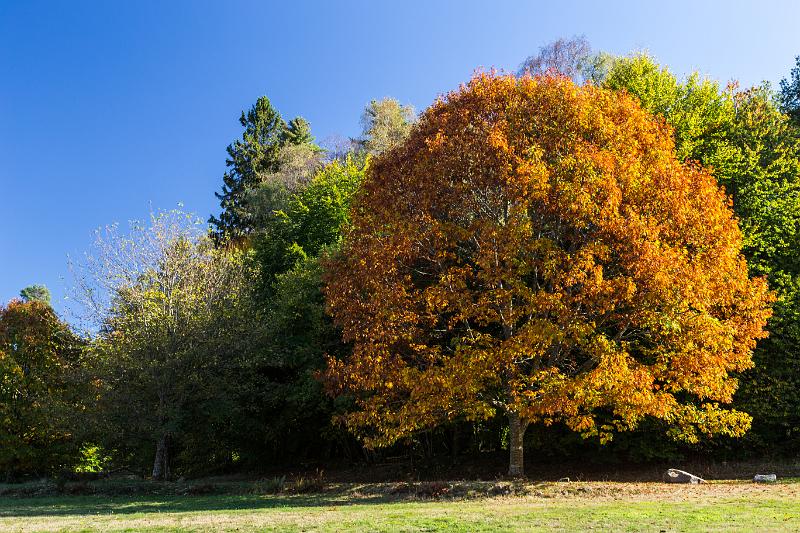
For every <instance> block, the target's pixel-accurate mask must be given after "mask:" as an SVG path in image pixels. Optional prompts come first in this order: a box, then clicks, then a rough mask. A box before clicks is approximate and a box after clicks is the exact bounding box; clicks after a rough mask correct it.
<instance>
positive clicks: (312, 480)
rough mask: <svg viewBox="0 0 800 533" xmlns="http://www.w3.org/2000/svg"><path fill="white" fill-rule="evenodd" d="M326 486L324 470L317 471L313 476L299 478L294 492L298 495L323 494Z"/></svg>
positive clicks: (295, 483)
mask: <svg viewBox="0 0 800 533" xmlns="http://www.w3.org/2000/svg"><path fill="white" fill-rule="evenodd" d="M326 485H327V484H326V483H325V475H324V473H323V472H322V470H317V472H316V473H315V474H314V475H312V476H300V477H298V478H297V479H296V480H295V482H294V491H295V492H296V493H298V494H309V493H313V492H323V491H324V490H325V487H326Z"/></svg>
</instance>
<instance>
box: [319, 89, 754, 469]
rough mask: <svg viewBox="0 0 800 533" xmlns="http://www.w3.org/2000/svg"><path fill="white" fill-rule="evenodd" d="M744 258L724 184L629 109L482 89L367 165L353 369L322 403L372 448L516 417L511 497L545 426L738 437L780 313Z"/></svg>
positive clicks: (331, 380) (332, 370) (331, 375)
mask: <svg viewBox="0 0 800 533" xmlns="http://www.w3.org/2000/svg"><path fill="white" fill-rule="evenodd" d="M740 250H741V235H740V232H739V229H738V226H737V222H736V220H735V218H734V217H733V216H732V212H731V209H730V207H729V202H728V199H727V198H726V196H725V194H724V192H723V191H722V190H721V189H720V187H719V186H718V185H717V183H716V181H715V179H714V178H713V177H712V176H711V175H710V174H709V173H708V172H707V171H706V170H704V169H703V168H702V167H700V166H699V165H696V164H687V163H683V162H681V161H679V160H678V159H677V158H676V156H675V148H674V142H673V140H672V134H671V130H670V128H669V127H667V126H666V125H665V124H664V123H663V122H661V121H659V120H657V119H654V118H653V117H652V116H651V115H650V114H648V113H647V112H645V111H643V110H642V109H641V108H640V107H639V105H638V104H637V102H636V101H635V99H633V98H631V97H629V96H627V95H625V94H621V93H615V92H612V91H608V90H604V89H600V88H596V87H593V86H584V87H577V86H575V85H574V84H573V83H572V82H571V81H569V80H568V79H566V78H561V77H533V78H531V77H523V78H515V77H513V76H498V75H494V74H483V75H479V76H477V77H475V78H474V79H473V80H471V81H470V82H469V83H468V84H467V85H466V86H463V87H462V88H461V89H460V90H458V91H455V92H453V93H451V94H449V95H447V96H446V97H444V98H442V99H440V100H439V101H438V102H436V103H435V104H434V105H433V106H432V107H431V108H429V109H428V110H427V111H426V112H425V113H424V114H423V116H422V118H421V121H420V123H419V125H418V127H417V128H415V130H414V131H413V132H412V134H411V136H410V137H409V138H408V139H407V140H406V141H405V142H404V143H403V144H402V145H400V146H398V147H397V148H395V149H393V150H390V151H389V152H387V153H385V154H384V155H383V156H382V157H380V158H378V159H377V160H376V161H375V162H374V164H373V165H372V166H371V169H370V171H369V173H368V176H367V178H366V180H365V183H364V185H363V188H362V191H361V193H360V194H359V196H358V197H357V199H356V202H355V206H354V209H353V212H352V224H351V229H350V230H349V231H348V232H347V234H346V237H345V242H344V244H343V247H342V250H341V253H340V254H338V255H336V256H335V257H333V258H332V259H331V260H330V261H329V262H328V263H327V274H326V278H325V279H326V288H325V294H326V297H327V301H328V305H329V309H330V312H331V313H332V315H333V317H334V319H335V322H336V323H337V324H338V325H340V326H341V327H342V328H343V332H344V339H345V340H346V341H348V342H351V343H352V346H353V352H352V355H351V356H350V357H347V358H341V359H340V358H333V357H332V358H330V359H329V363H328V364H329V366H328V369H327V371H326V374H325V379H326V383H327V385H328V387H329V390H330V391H331V392H332V393H334V394H347V395H352V397H353V398H354V401H355V402H356V405H357V409H356V410H355V411H354V412H352V413H351V414H349V415H347V416H345V417H344V419H345V421H346V423H347V424H348V426H349V427H350V428H351V429H352V430H353V431H355V432H357V433H358V434H359V435H360V436H361V437H362V438H363V439H364V440H365V442H366V444H367V445H368V446H383V445H388V444H391V443H393V442H395V441H397V440H398V439H400V438H402V437H404V436H407V435H409V434H411V433H413V432H416V431H418V430H421V429H423V428H427V427H431V426H434V425H436V424H439V423H441V422H443V421H446V420H451V419H454V418H456V417H465V418H466V419H468V420H479V419H486V418H489V417H493V416H495V415H496V414H498V413H499V414H502V415H504V416H505V417H507V419H508V426H509V448H510V468H509V473H510V474H511V475H512V476H520V475H522V474H523V456H522V452H523V436H524V434H525V430H526V428H527V427H528V425H529V424H531V423H542V424H553V423H556V422H563V423H565V424H566V425H567V426H568V427H569V428H571V429H572V430H574V431H576V432H580V433H581V434H582V435H584V436H590V435H598V436H599V437H600V439H601V440H602V441H606V440H608V439H610V438H611V437H612V435H613V433H614V432H617V431H624V430H628V429H631V428H634V427H636V426H637V425H638V424H639V423H640V422H641V421H642V420H643V419H645V418H648V417H652V418H655V419H661V420H665V421H667V422H668V423H669V427H670V430H669V431H670V434H671V435H672V436H673V437H675V438H681V439H685V440H689V441H691V440H695V439H697V436H698V434H699V433H710V434H714V433H722V434H728V435H735V436H738V435H741V434H743V433H744V432H745V431H746V429H747V428H748V426H749V424H750V417H749V416H748V415H746V414H744V413H741V412H738V411H735V410H729V409H726V408H724V406H723V405H722V404H726V403H729V402H730V401H731V398H732V395H733V393H734V391H735V390H736V380H735V379H732V378H730V376H729V373H730V372H732V371H737V370H742V369H745V368H748V367H750V366H751V365H752V362H751V351H752V349H753V346H754V345H755V341H756V339H758V338H761V337H763V336H764V335H765V333H764V329H763V327H764V324H765V322H766V319H767V317H768V316H769V301H770V294H769V293H768V291H767V287H766V283H765V281H764V280H763V279H759V278H756V279H751V278H749V277H748V272H747V265H746V263H745V261H744V258H743V257H742V256H741V253H740Z"/></svg>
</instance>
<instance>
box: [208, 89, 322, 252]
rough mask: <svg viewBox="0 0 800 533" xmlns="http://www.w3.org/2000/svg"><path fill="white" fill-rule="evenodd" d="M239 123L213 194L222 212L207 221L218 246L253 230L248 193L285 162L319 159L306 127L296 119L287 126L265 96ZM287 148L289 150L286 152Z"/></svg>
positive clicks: (243, 115) (307, 126)
mask: <svg viewBox="0 0 800 533" xmlns="http://www.w3.org/2000/svg"><path fill="white" fill-rule="evenodd" d="M239 122H240V123H241V125H242V127H243V128H244V132H243V133H242V138H241V139H237V140H236V141H234V142H233V143H231V144H230V145H228V148H227V151H228V159H227V160H226V161H225V164H226V165H227V166H228V168H229V170H228V171H227V172H226V173H225V175H224V176H223V177H222V181H223V185H222V191H221V192H218V193H215V194H216V196H217V198H218V199H219V201H220V207H222V212H221V213H220V215H219V217H216V216H213V215H212V216H211V218H210V219H209V222H210V223H211V224H212V225H213V226H214V228H215V229H214V233H213V235H214V238H215V240H216V241H217V242H218V243H219V242H223V241H226V240H229V239H234V240H236V239H241V238H242V237H245V236H247V235H248V234H249V233H250V232H251V231H252V230H253V220H252V217H251V213H252V209H250V208H249V206H248V205H247V200H248V195H249V192H250V191H251V190H253V189H254V188H256V187H257V186H258V185H259V184H260V183H261V182H262V181H264V180H265V179H267V177H268V176H269V175H271V174H274V173H276V172H278V171H279V170H281V168H282V167H284V166H286V165H287V162H288V164H289V165H291V164H295V165H297V164H300V163H298V161H302V162H305V163H308V160H309V159H313V158H314V157H316V158H317V159H319V157H321V156H316V154H318V153H319V152H321V149H320V148H319V147H317V146H316V145H315V144H313V142H314V138H313V136H312V135H311V126H310V125H309V123H308V122H307V121H306V120H305V119H304V118H302V117H297V118H294V119H292V120H291V121H289V124H288V125H287V124H286V122H284V120H283V118H281V115H280V113H279V112H278V111H277V110H276V109H275V108H274V107H273V106H272V103H271V102H270V101H269V98H267V97H266V96H262V97H260V98H259V99H258V100H257V101H256V103H255V105H254V106H253V107H251V108H250V110H249V111H248V112H247V113H244V112H242V116H241V117H240V118H239ZM289 147H291V148H293V149H292V150H289V151H288V152H287V151H286V150H285V148H289ZM298 152H299V155H298ZM290 171H291V168H290Z"/></svg>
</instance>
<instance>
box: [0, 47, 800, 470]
mask: <svg viewBox="0 0 800 533" xmlns="http://www.w3.org/2000/svg"><path fill="white" fill-rule="evenodd" d="M239 120H240V124H241V126H242V135H241V138H240V139H237V140H235V141H234V142H233V143H231V144H230V145H229V146H228V148H227V154H228V158H227V161H226V165H227V168H228V170H227V172H226V173H225V174H224V176H223V186H222V188H221V191H219V192H217V193H216V195H217V198H218V199H219V201H220V213H219V214H217V215H214V216H212V217H211V218H210V220H209V221H208V222H207V223H206V222H204V221H202V220H199V219H197V218H196V217H194V216H193V215H190V214H186V213H183V212H180V211H169V212H158V213H154V214H153V215H152V216H151V219H150V220H147V221H144V222H143V223H133V224H132V225H131V227H129V228H119V227H117V226H110V227H108V228H104V229H102V230H100V231H98V233H97V238H96V241H95V242H94V244H93V245H92V247H91V249H90V250H89V251H88V252H87V254H86V255H85V256H84V257H83V258H81V260H79V261H76V262H74V263H73V264H71V269H72V272H73V277H74V280H75V299H76V301H78V302H79V303H80V309H81V311H82V318H83V319H84V320H83V321H82V322H80V323H78V322H74V323H72V324H68V323H66V322H65V321H64V320H63V319H61V318H59V317H58V316H57V315H56V313H55V312H54V311H53V308H52V306H51V305H50V302H49V298H50V297H49V293H48V292H47V290H46V288H44V287H42V286H32V287H28V288H26V289H24V290H23V291H22V292H21V295H20V298H19V299H15V300H12V301H11V302H9V303H7V304H6V305H4V306H2V307H0V444H1V446H0V469H1V470H2V471H3V472H4V474H5V476H6V478H8V479H16V478H20V477H24V476H26V475H46V474H52V473H56V472H63V471H97V470H113V469H118V468H127V469H130V470H133V471H136V472H139V473H142V474H143V475H149V476H152V477H153V478H154V479H166V478H171V477H175V476H181V475H184V476H185V475H202V474H208V473H219V472H231V471H258V470H261V469H265V468H271V467H281V466H288V465H296V464H298V463H299V462H303V461H318V462H324V461H333V460H345V461H366V462H370V461H374V460H376V458H378V457H380V456H381V454H398V453H399V454H409V455H421V456H424V457H428V458H430V457H432V456H436V455H440V454H448V455H450V456H456V457H457V456H458V455H459V454H465V453H473V454H480V453H481V452H482V451H486V450H500V449H505V450H507V453H509V458H510V466H511V468H510V473H511V474H512V475H521V474H522V473H523V472H524V470H523V462H522V457H523V450H525V449H526V448H527V449H529V450H535V451H536V452H537V455H539V456H540V457H543V458H548V457H549V458H555V459H560V458H564V457H567V456H576V455H577V456H582V457H600V456H604V457H626V458H629V457H632V458H635V459H652V458H663V457H671V456H676V455H680V454H687V453H698V452H699V453H705V454H708V455H709V456H715V457H729V456H732V455H735V456H742V455H746V454H767V455H770V456H789V455H793V454H796V453H797V452H798V451H800V388H799V387H798V385H800V364H798V362H800V351H799V350H800V346H798V343H800V322H799V321H798V320H799V319H798V316H800V263H798V261H800V259H798V256H797V254H796V252H795V250H797V249H798V244H800V243H799V242H798V239H799V238H800V58H798V59H797V64H796V66H795V67H794V69H792V70H791V72H790V73H789V74H788V76H787V77H786V78H785V79H784V80H783V81H782V82H781V84H780V87H779V89H778V90H777V91H775V90H773V89H772V88H771V87H770V86H769V85H767V84H763V85H761V86H757V87H752V88H747V89H742V88H740V87H738V86H737V85H736V84H735V83H730V84H728V85H726V86H721V85H720V84H719V83H717V82H715V81H712V80H709V79H707V78H705V77H703V76H701V75H700V74H698V73H694V74H691V75H689V76H688V77H686V78H683V79H681V78H678V77H677V76H675V75H674V74H672V73H671V72H670V71H669V70H668V69H667V68H666V67H664V66H662V65H659V64H658V63H657V62H656V61H655V60H654V59H653V58H652V57H650V56H648V55H646V54H642V53H635V54H631V55H628V56H612V55H610V54H606V53H603V52H600V53H594V52H592V50H591V47H590V46H589V44H588V43H587V42H586V41H585V40H584V39H583V38H573V39H561V40H559V41H556V42H554V43H551V44H550V45H547V46H545V47H543V48H542V49H541V50H540V51H539V53H538V54H536V55H534V56H532V57H530V58H528V59H527V60H526V61H525V62H524V63H523V64H522V66H521V67H520V70H519V71H518V72H517V73H515V74H497V73H479V74H476V76H475V77H474V78H473V79H472V80H470V81H469V82H468V83H466V84H465V85H464V86H462V87H461V88H459V89H458V90H456V91H453V92H451V93H449V94H447V95H445V96H444V97H442V98H441V99H439V100H438V101H437V102H436V103H434V104H433V105H431V106H430V107H429V108H428V109H426V110H425V111H424V112H423V113H422V114H420V115H417V114H416V113H415V111H414V110H413V109H412V108H411V107H410V106H406V105H403V104H401V103H400V102H398V101H397V100H394V99H391V98H387V99H383V100H375V101H372V102H371V103H370V104H369V105H368V106H367V107H366V109H365V111H364V113H363V115H362V126H363V134H362V136H361V137H359V138H355V139H347V140H346V141H345V142H341V143H339V145H337V146H329V147H326V148H323V147H321V146H320V145H318V144H317V142H316V140H315V138H314V136H313V134H312V130H311V126H310V124H309V123H308V122H307V121H306V120H305V119H303V118H302V117H296V118H293V119H291V120H288V121H287V120H285V119H284V118H283V117H282V116H281V114H280V113H279V112H278V111H277V110H276V109H275V108H274V106H273V105H272V103H271V102H270V101H269V99H268V98H267V97H261V98H259V99H258V100H257V101H256V103H255V104H254V105H253V106H252V107H251V108H250V109H249V110H248V111H246V112H243V113H242V114H241V117H240V119H239ZM664 435H668V436H669V437H670V438H669V439H664V438H663V436H664Z"/></svg>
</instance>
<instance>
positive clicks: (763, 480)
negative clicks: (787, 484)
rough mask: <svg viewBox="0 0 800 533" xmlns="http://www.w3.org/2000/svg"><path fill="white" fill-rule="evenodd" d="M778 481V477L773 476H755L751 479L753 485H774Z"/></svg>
mask: <svg viewBox="0 0 800 533" xmlns="http://www.w3.org/2000/svg"><path fill="white" fill-rule="evenodd" d="M776 481H778V476H776V475H775V474H756V475H755V477H753V483H775V482H776Z"/></svg>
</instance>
